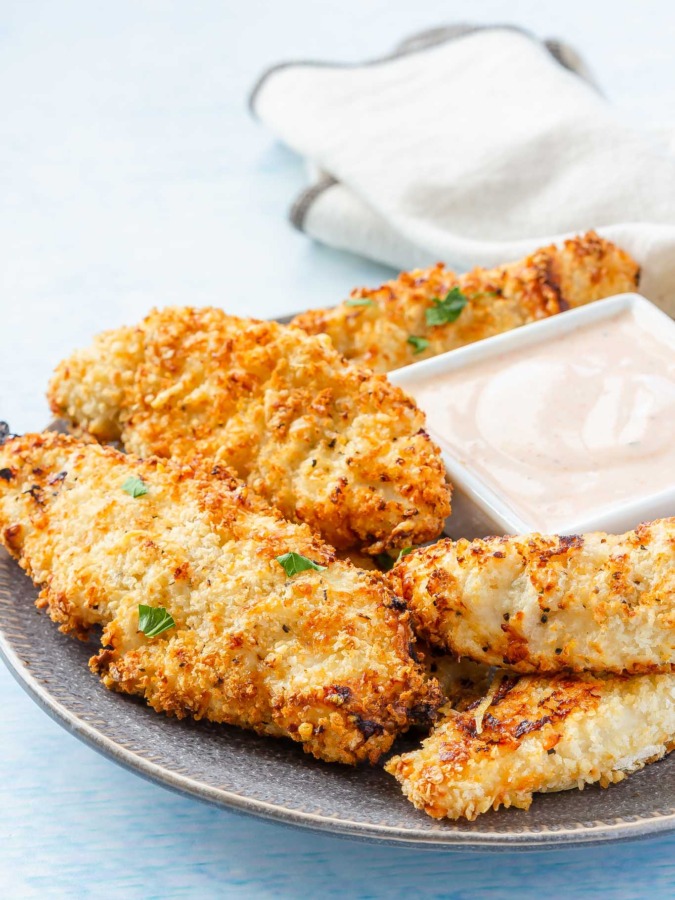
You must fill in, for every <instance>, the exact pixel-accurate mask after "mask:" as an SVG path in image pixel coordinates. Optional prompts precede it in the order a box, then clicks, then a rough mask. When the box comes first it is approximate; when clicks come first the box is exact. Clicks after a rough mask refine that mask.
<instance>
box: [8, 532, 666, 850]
mask: <svg viewBox="0 0 675 900" xmlns="http://www.w3.org/2000/svg"><path fill="white" fill-rule="evenodd" d="M35 596H36V591H35V589H34V588H33V587H32V585H31V583H30V581H29V580H28V578H27V577H26V576H25V575H24V573H23V572H22V571H21V570H20V569H19V567H18V566H17V565H16V563H14V562H13V561H12V560H10V559H9V557H8V556H7V554H6V553H5V551H4V550H2V549H0V654H1V655H2V657H3V658H4V660H5V662H6V663H7V665H8V666H9V668H10V670H11V671H12V672H13V674H14V676H15V677H16V679H17V680H18V682H19V683H20V684H21V685H22V686H23V687H24V688H25V690H26V691H27V692H28V693H29V694H30V695H31V696H32V697H33V699H34V700H36V701H37V703H38V704H39V705H40V706H42V708H43V709H45V710H46V712H48V713H49V715H51V716H52V718H54V719H56V721H57V722H59V723H60V724H61V725H63V726H64V727H65V728H67V729H68V730H69V731H71V732H72V733H73V734H75V735H76V736H77V737H79V738H81V739H82V740H83V741H85V742H86V743H88V744H90V745H91V746H92V747H94V748H95V749H96V750H99V751H100V752H101V753H104V754H105V755H106V756H109V757H110V758H111V759H113V760H114V761H115V762H118V763H120V764H121V765H123V766H126V767H127V768H129V769H132V770H133V771H135V772H137V773H138V774H139V775H143V776H144V777H146V778H149V779H151V780H152V781H156V782H158V783H159V784H163V785H165V786H166V787H169V788H172V789H173V790H176V791H179V792H181V793H184V794H189V795H190V796H192V797H197V798H199V799H200V800H206V801H208V802H210V803H214V804H216V805H218V806H223V807H226V808H228V809H231V810H237V811H241V812H248V813H252V814H254V815H258V816H262V817H264V818H267V819H274V820H276V821H279V822H286V823H289V824H293V825H302V826H305V827H307V828H313V829H316V830H319V831H327V832H332V833H335V834H340V835H344V836H350V837H355V838H362V839H370V840H375V841H380V842H389V843H397V844H404V845H414V846H416V847H435V848H439V847H441V848H442V847H445V848H451V847H461V848H464V849H490V848H495V849H498V848H502V849H503V848H510V849H517V848H532V847H540V848H545V847H547V846H549V847H550V846H551V845H556V844H558V845H561V844H570V843H590V842H595V841H609V840H619V839H626V838H636V837H645V836H647V835H651V834H657V833H662V832H666V831H670V830H675V779H673V780H672V781H671V779H672V777H673V774H675V754H673V756H672V757H671V758H670V759H667V760H664V761H663V762H661V763H657V764H656V765H653V766H650V767H648V768H647V769H645V770H644V771H642V772H639V773H638V774H636V775H634V776H633V777H632V778H629V779H628V780H627V781H625V782H624V783H623V784H619V785H616V786H614V787H611V788H609V789H608V790H605V791H603V790H600V789H599V788H587V789H586V790H585V791H584V792H583V793H580V792H578V791H570V792H568V793H565V794H549V795H546V796H541V797H538V798H537V799H536V801H535V803H534V804H533V805H532V808H531V810H530V811H529V812H522V811H520V810H500V811H499V812H497V813H489V814H487V815H485V816H481V817H480V818H479V819H478V820H477V821H476V822H472V823H470V822H461V823H457V824H455V823H450V822H436V821H434V820H432V819H430V818H428V817H427V816H426V815H424V813H421V812H418V811H417V810H415V809H414V808H413V807H412V806H411V805H410V804H409V803H408V802H407V801H406V800H405V799H404V798H403V796H402V795H401V793H400V791H399V789H398V786H397V784H396V782H395V781H394V780H393V778H390V777H389V776H388V775H386V774H385V773H384V772H383V771H382V769H380V768H360V769H350V768H347V767H342V766H329V765H325V764H322V763H319V762H316V761H314V760H312V759H310V758H309V757H307V756H305V755H304V754H303V752H302V750H301V749H300V748H299V747H297V746H296V745H294V744H292V743H291V742H285V741H275V740H270V739H265V738H259V737H257V736H256V735H253V734H248V733H246V732H243V731H239V730H238V729H236V728H229V727H228V726H222V725H219V726H215V725H211V724H209V723H205V722H201V723H195V722H188V721H183V722H179V721H177V720H175V719H169V718H167V717H165V716H161V715H157V713H155V712H153V711H152V710H150V709H149V708H148V707H146V706H145V705H144V704H143V703H141V702H137V701H135V700H134V699H132V698H130V697H125V696H122V695H121V694H113V693H111V692H110V691H107V690H106V689H105V688H104V687H103V686H102V685H101V683H100V681H99V680H98V678H96V677H95V676H93V675H92V674H91V673H90V672H89V669H88V668H87V660H88V658H89V656H91V654H92V652H93V647H92V646H91V645H87V644H84V643H82V642H80V641H77V640H74V639H72V638H68V637H65V636H64V635H62V634H60V633H59V632H58V631H57V629H56V627H55V625H54V624H53V623H52V622H51V621H50V620H49V619H48V618H47V616H46V614H44V613H42V612H38V610H37V609H36V608H35V606H34V603H33V601H34V600H35ZM412 740H414V739H412ZM412 740H411V739H407V740H406V743H408V744H409V745H411V746H412Z"/></svg>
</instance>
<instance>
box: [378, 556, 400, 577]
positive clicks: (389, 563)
mask: <svg viewBox="0 0 675 900" xmlns="http://www.w3.org/2000/svg"><path fill="white" fill-rule="evenodd" d="M375 562H376V563H377V567H378V569H379V570H380V571H381V572H388V571H389V570H390V569H393V568H394V564H395V562H396V560H395V559H394V557H393V556H389V554H388V553H378V554H377V555H376V556H375Z"/></svg>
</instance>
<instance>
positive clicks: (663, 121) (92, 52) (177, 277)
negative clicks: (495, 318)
mask: <svg viewBox="0 0 675 900" xmlns="http://www.w3.org/2000/svg"><path fill="white" fill-rule="evenodd" d="M467 20H468V21H483V22H491V21H492V22H494V21H497V22H516V23H518V24H521V25H524V26H526V27H529V28H531V29H532V30H533V31H535V32H537V33H538V34H540V35H542V36H549V35H552V36H559V37H563V38H566V39H567V40H569V41H571V42H572V43H574V44H575V45H576V46H577V47H578V48H580V49H581V50H582V52H583V53H585V55H586V56H587V58H588V60H589V61H590V63H591V66H592V67H593V69H594V71H595V73H596V75H597V77H598V79H599V81H600V83H601V84H602V86H603V88H604V89H605V92H606V94H607V95H608V96H609V97H610V98H611V100H612V101H613V102H614V103H615V104H616V105H617V107H619V109H620V110H621V111H622V113H623V114H624V115H625V116H626V118H627V119H630V120H631V121H633V122H638V123H642V124H643V125H645V127H648V126H649V127H653V126H664V127H670V128H671V129H672V127H673V122H672V119H671V118H669V117H670V114H671V111H672V110H673V109H675V102H674V101H675V71H674V68H673V62H672V60H673V49H672V48H673V46H675V17H674V14H673V12H672V4H671V3H670V2H667V0H643V2H641V3H640V4H639V5H638V4H634V3H630V2H627V0H617V2H614V3H609V2H597V3H589V2H587V0H586V2H582V0H567V2H566V3H559V2H557V3H552V2H542V0H521V2H518V3H517V4H516V3H515V2H511V3H509V2H503V0H502V2H500V0H484V2H482V3H480V4H476V3H471V2H469V0H456V2H448V0H445V2H442V0H420V2H417V3H410V2H409V0H321V2H316V0H284V2H276V3H275V2H271V0H270V2H265V0H246V2H245V3H243V2H239V0H193V2H189V3H188V2H182V3H181V2H159V0H157V2H151V0H143V2H132V0H115V2H114V3H106V4H103V3H91V2H87V0H79V2H69V0H60V2H58V3H54V2H51V3H50V2H40V0H2V2H0V182H1V186H0V197H1V198H2V199H1V201H0V209H1V210H2V214H1V215H0V260H1V263H0V313H1V316H0V335H1V336H2V344H1V350H0V418H6V419H8V420H9V422H10V423H11V425H12V427H13V428H14V429H15V430H17V431H23V430H28V429H31V428H32V429H35V428H40V427H41V426H42V425H43V424H44V423H45V422H46V421H47V418H48V413H47V409H46V405H45V403H44V399H43V391H44V386H45V383H46V381H47V378H48V377H49V373H50V371H51V369H52V367H53V365H54V364H55V363H56V362H57V360H58V359H59V358H60V357H62V356H63V355H65V354H66V353H67V352H69V351H70V350H71V349H72V348H73V347H75V346H77V345H81V344H83V343H85V342H87V341H88V339H89V337H90V336H91V334H93V333H94V332H96V331H99V330H101V329H102V328H104V327H108V326H113V325H118V324H121V323H123V322H132V321H135V320H136V319H137V318H139V317H140V316H141V315H143V314H144V313H145V312H146V311H147V310H148V309H149V308H150V307H151V306H152V305H154V304H165V303H184V302H189V303H194V304H200V303H214V304H220V305H223V306H225V307H226V308H228V310H230V311H232V312H242V313H244V312H255V313H256V314H258V315H260V316H266V315H274V314H279V313H283V312H288V311H292V310H295V309H300V308H304V307H308V306H311V305H318V304H323V303H330V302H332V301H334V300H336V299H337V298H339V297H341V296H343V295H344V294H345V293H346V292H347V291H348V290H349V289H350V288H351V287H353V286H354V285H357V284H363V283H373V282H375V281H377V280H378V279H379V278H381V277H382V276H384V275H386V274H388V273H387V272H386V270H384V269H382V268H380V267H378V266H375V265H373V264H370V263H367V262H365V261H363V260H358V259H355V258H353V257H350V256H348V255H345V254H340V253H336V252H332V251H330V250H327V249H325V248H322V247H317V246H313V245H311V244H310V243H309V242H308V241H307V240H306V239H304V238H303V237H302V236H300V235H298V234H296V233H295V232H293V231H292V230H291V229H290V227H289V226H288V225H287V224H286V220H285V214H286V210H287V207H288V205H289V203H290V202H291V200H292V199H293V196H294V194H295V192H296V191H297V190H298V188H299V187H300V186H301V185H302V183H303V180H304V173H303V166H302V163H301V162H300V161H299V160H298V159H296V158H295V157H294V156H293V155H292V154H291V153H289V152H287V151H285V150H284V149H283V148H281V147H279V146H278V145H276V144H274V142H273V141H272V140H271V139H270V137H269V135H267V134H266V133H265V132H264V131H263V130H262V129H261V128H260V126H258V125H257V124H256V123H254V122H252V121H251V120H250V118H249V117H248V115H247V112H246V108H245V97H246V92H247V90H248V88H249V87H250V86H251V84H252V83H253V81H254V80H255V78H256V76H257V75H258V74H259V72H260V71H261V69H263V68H264V67H265V66H267V65H269V64H271V63H274V62H276V61H279V60H284V59H303V58H315V59H335V60H357V59H362V58H368V57H369V56H372V55H378V54H380V53H383V52H385V51H387V50H388V49H390V47H391V46H392V45H393V44H394V43H395V42H396V41H398V40H399V39H400V38H402V37H404V36H405V35H406V34H409V33H411V32H413V31H416V30H420V29H422V28H426V27H430V26H433V25H436V24H439V23H444V22H449V21H455V22H456V21H467ZM673 133H674V134H675V131H674V132H673ZM450 262H451V261H450ZM514 815H517V813H514ZM674 857H675V838H661V839H659V840H654V841H647V842H642V843H632V844H623V845H614V846H602V847H589V848H578V849H573V850H564V851H550V852H546V853H537V854H534V853H519V854H508V855H499V856H496V855H487V854H470V853H461V854H454V853H453V854H450V853H447V854H439V853H428V852H419V853H416V852H410V851H401V850H398V849H394V848H387V847H378V846H371V845H361V844H356V843H352V842H347V841H343V840H338V839H333V838H330V837H326V836H321V835H315V834H310V833H307V832H303V831H296V830H291V829H286V828H282V827H279V826H277V825H271V824H268V823H264V822H260V821H256V820H253V819H247V818H239V817H235V816H233V815H230V814H228V813H225V812H222V811H220V810H216V809H211V808H208V807H206V806H202V805H200V804H198V803H196V802H194V801H192V800H187V799H183V798H181V797H177V796H174V795H173V794H170V793H168V792H166V791H164V790H163V789H161V788H158V787H155V786H154V785H150V784H147V783H145V782H144V781H142V780H140V779H139V778H137V777H136V776H134V775H132V774H130V773H128V772H126V771H123V770H121V769H119V768H117V767H116V766H114V765H113V764H112V763H109V762H108V761H107V760H105V759H103V758H101V757H99V756H97V755H96V754H95V753H94V752H93V751H92V750H90V749H88V748H86V747H84V746H82V745H80V744H79V743H78V742H77V741H76V740H75V739H74V738H72V737H70V736H69V735H68V734H66V733H65V732H63V731H62V730H61V729H60V728H59V727H58V726H57V725H55V724H54V723H53V722H52V721H51V720H50V719H49V718H47V716H46V715H44V714H43V713H42V712H41V711H40V710H38V709H37V707H35V706H34V705H33V704H32V703H31V701H30V700H29V699H28V698H27V697H26V696H24V695H23V694H22V692H21V691H20V689H19V688H18V687H17V686H16V685H15V684H14V682H13V680H12V679H11V677H10V675H9V674H8V673H7V672H6V671H5V670H4V669H3V668H2V667H0V897H2V898H5V897H7V898H23V897H33V896H34V897H103V898H107V897H124V898H130V900H131V898H136V897H138V898H153V897H159V898H163V897H183V896H185V897H193V896H194V897H200V898H202V897H203V898H208V897H303V898H307V897H338V896H339V897H350V898H351V897H354V898H366V897H409V896H420V895H422V896H425V897H450V898H483V897H485V898H502V897H504V898H505V897H513V896H518V897H520V898H523V900H528V898H534V897H537V898H539V897H541V896H561V897H566V898H567V897H570V898H576V897H579V898H581V897H584V898H586V897H588V898H590V897H617V898H625V900H627V898H643V897H649V898H654V900H659V898H670V897H673V896H674V895H675V863H674V861H673V860H674Z"/></svg>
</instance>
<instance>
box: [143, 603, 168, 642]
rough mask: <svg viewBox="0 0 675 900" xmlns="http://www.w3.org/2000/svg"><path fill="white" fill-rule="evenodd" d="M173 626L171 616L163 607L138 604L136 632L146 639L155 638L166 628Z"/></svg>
mask: <svg viewBox="0 0 675 900" xmlns="http://www.w3.org/2000/svg"><path fill="white" fill-rule="evenodd" d="M175 624H176V623H175V622H174V620H173V616H172V615H171V614H170V613H168V612H167V611H166V610H165V609H164V607H163V606H145V605H144V604H143V603H139V604H138V630H139V631H142V632H143V634H144V635H145V636H146V637H150V638H152V637H157V635H158V634H161V633H162V632H163V631H166V630H167V629H168V628H173V627H174V625H175Z"/></svg>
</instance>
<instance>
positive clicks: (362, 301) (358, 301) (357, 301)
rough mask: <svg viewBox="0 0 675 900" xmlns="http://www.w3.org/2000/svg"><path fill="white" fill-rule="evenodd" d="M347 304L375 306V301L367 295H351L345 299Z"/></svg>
mask: <svg viewBox="0 0 675 900" xmlns="http://www.w3.org/2000/svg"><path fill="white" fill-rule="evenodd" d="M345 306H375V301H374V300H369V299H368V298H367V297H351V298H350V299H349V300H345Z"/></svg>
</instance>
